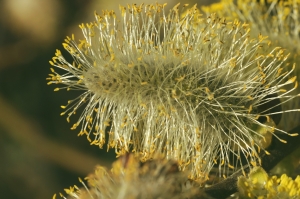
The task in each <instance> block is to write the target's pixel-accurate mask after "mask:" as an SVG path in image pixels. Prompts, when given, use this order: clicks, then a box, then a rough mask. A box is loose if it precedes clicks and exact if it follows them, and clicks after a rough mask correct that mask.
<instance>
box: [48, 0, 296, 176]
mask: <svg viewBox="0 0 300 199" xmlns="http://www.w3.org/2000/svg"><path fill="white" fill-rule="evenodd" d="M120 11H121V15H122V18H121V19H117V18H116V16H115V13H114V12H113V11H103V13H102V15H98V14H96V21H95V22H92V23H89V24H85V25H84V24H82V25H80V28H81V29H82V31H83V34H84V37H85V39H84V40H80V41H79V43H77V42H76V41H75V38H74V36H72V37H71V38H70V37H67V39H66V40H65V41H66V42H65V43H64V44H63V46H64V48H65V49H66V50H67V51H68V52H69V53H70V54H71V55H72V56H73V58H74V62H73V63H69V62H68V61H67V60H66V59H65V58H64V57H63V55H62V53H61V51H59V50H57V51H56V54H55V57H53V59H52V61H50V64H51V65H52V66H54V67H56V68H59V69H60V71H59V72H56V71H55V70H54V69H53V68H51V71H52V73H51V74H50V77H49V78H47V79H48V81H49V84H53V83H54V84H61V85H64V86H63V87H58V88H56V89H55V91H58V90H62V89H67V90H82V91H83V93H82V94H81V95H80V96H78V97H77V98H76V99H75V100H70V101H69V102H68V104H67V105H66V106H62V108H63V109H65V111H64V112H63V113H62V114H61V115H64V114H67V121H70V117H71V116H72V115H74V114H75V113H76V112H80V115H79V119H78V120H77V122H76V123H75V124H74V125H73V127H72V128H71V129H76V128H79V129H80V130H79V131H80V133H79V135H86V136H87V138H88V140H89V141H90V142H91V144H94V145H98V146H99V147H100V148H102V147H103V146H104V145H105V144H106V136H108V143H107V147H108V148H115V150H116V153H117V154H118V155H121V154H124V153H126V152H128V151H131V152H136V153H138V154H141V159H143V160H147V159H149V158H151V157H152V156H153V154H155V153H157V152H160V153H163V154H164V155H165V156H166V157H167V158H174V159H176V160H178V162H179V166H180V168H181V169H182V170H185V169H188V170H189V171H190V175H189V177H190V178H193V179H197V180H200V181H204V180H206V179H207V178H208V173H209V171H210V170H211V168H212V167H213V166H214V164H218V165H219V171H220V174H226V172H228V168H230V169H235V168H237V167H239V166H240V165H241V164H242V163H241V161H240V160H241V157H242V156H243V157H247V162H248V164H251V165H257V164H259V163H260V158H259V156H258V152H259V150H260V149H264V148H265V142H266V136H267V134H272V133H273V132H274V130H276V127H275V125H274V122H272V119H271V118H270V115H274V114H280V113H281V112H270V111H269V109H267V110H260V108H259V107H261V106H263V105H264V104H267V103H269V102H271V101H272V100H274V99H284V101H288V100H291V99H292V98H294V97H295V96H293V95H290V92H291V91H292V90H294V89H295V88H296V87H297V82H296V77H292V78H288V76H289V74H290V73H291V71H292V70H290V69H288V67H289V66H288V64H287V63H285V60H286V59H287V57H288V55H287V54H286V53H285V52H284V50H283V49H281V48H280V47H277V48H274V49H272V48H270V47H269V45H270V43H268V42H267V41H266V40H265V37H264V36H262V35H257V37H255V38H252V37H250V35H249V32H250V29H249V27H248V25H247V24H242V23H240V22H239V21H232V22H227V21H226V20H225V19H223V18H218V17H217V16H215V15H210V16H209V17H202V16H201V15H200V14H198V10H197V8H196V6H194V7H192V8H190V9H188V8H187V5H183V6H180V5H179V4H178V5H176V6H175V7H174V8H173V9H171V10H170V11H169V12H166V11H165V5H161V4H155V5H140V6H137V5H131V6H128V7H127V8H125V7H122V6H121V7H120ZM183 13H184V14H183ZM283 68H284V69H285V70H287V71H289V72H282V70H283ZM61 71H65V73H61ZM288 84H292V85H294V87H293V88H292V89H291V90H288V91H287V90H284V89H282V88H283V87H284V86H285V85H288ZM274 106H280V104H277V105H274ZM270 108H273V107H270ZM79 109H81V110H80V111H79ZM259 118H265V119H266V120H267V123H262V122H260V121H259V120H258V119H259ZM258 129H264V130H263V131H260V130H258ZM277 130H279V131H280V129H277ZM105 131H108V133H105ZM261 132H264V133H261ZM283 132H284V131H283ZM284 133H286V132H284ZM266 153H268V152H267V151H266Z"/></svg>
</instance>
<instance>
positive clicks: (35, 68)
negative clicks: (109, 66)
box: [0, 0, 213, 199]
mask: <svg viewBox="0 0 300 199" xmlns="http://www.w3.org/2000/svg"><path fill="white" fill-rule="evenodd" d="M165 2H167V3H168V6H169V8H170V7H172V6H174V5H175V4H177V3H178V2H177V1H171V0H165V1H161V0H159V1H158V3H165ZM211 2H213V1H208V0H206V1H205V0H202V1H201V0H199V1H192V0H191V1H187V0H183V1H181V3H182V4H185V3H189V4H191V5H193V4H195V3H197V4H198V5H199V6H200V5H207V4H208V3H211ZM127 3H137V4H140V3H146V4H149V3H155V1H141V0H135V1H134V0H133V1H117V0H109V1H107V0H105V1H104V0H63V1H61V0H0V179H1V181H0V198H1V199H2V198H3V199H27V198H28V199H29V198H30V199H41V198H42V199H44V198H45V199H46V198H52V196H53V195H54V193H59V192H62V193H63V192H64V191H63V189H64V188H68V187H69V186H71V185H74V184H76V185H80V183H79V182H78V177H81V178H84V177H85V176H87V175H88V173H90V172H93V169H94V167H95V166H96V165H97V164H100V165H103V166H107V167H109V165H110V164H111V162H112V161H113V160H114V159H115V154H114V151H113V150H110V151H109V152H108V153H107V152H106V148H104V149H99V148H98V147H97V146H90V144H89V142H88V141H87V140H86V137H85V136H82V137H77V133H78V132H76V131H71V130H70V127H71V124H69V123H67V121H66V118H65V117H61V116H60V113H61V111H62V110H61V108H60V106H61V105H64V104H66V102H67V100H70V99H72V98H73V97H74V96H76V95H77V94H76V93H75V94H74V93H68V92H53V89H54V86H52V85H51V86H47V84H46V77H47V76H48V73H49V72H50V69H49V68H50V64H49V60H50V59H51V58H52V57H53V56H54V53H55V50H56V49H60V50H62V52H63V54H64V55H66V54H67V53H66V52H65V51H64V50H63V47H62V42H63V40H64V39H65V37H66V36H70V35H71V34H72V33H74V34H75V38H76V39H78V38H79V37H80V36H81V32H80V29H79V27H78V24H80V23H83V22H84V23H86V22H90V21H93V20H94V19H93V18H94V14H93V13H94V11H97V12H98V13H101V11H102V10H106V9H108V10H111V9H113V10H115V11H117V10H118V8H119V4H122V5H126V4H127ZM75 119H76V118H75V117H74V118H73V121H75ZM57 198H59V197H57Z"/></svg>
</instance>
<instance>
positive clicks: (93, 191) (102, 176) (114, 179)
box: [53, 154, 211, 199]
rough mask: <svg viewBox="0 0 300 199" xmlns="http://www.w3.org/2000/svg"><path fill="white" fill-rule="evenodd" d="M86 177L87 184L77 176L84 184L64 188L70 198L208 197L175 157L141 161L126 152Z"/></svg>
mask: <svg viewBox="0 0 300 199" xmlns="http://www.w3.org/2000/svg"><path fill="white" fill-rule="evenodd" d="M86 179H87V181H88V186H86V184H85V183H84V182H83V181H82V180H80V181H81V183H82V184H83V185H84V188H78V187H77V186H71V187H70V188H69V189H65V192H66V193H67V194H68V198H69V199H154V198H157V199H158V198H159V199H168V198H174V199H182V198H186V199H187V198H189V199H193V198H195V199H196V198H199V197H201V198H204V199H210V198H211V197H209V196H207V195H206V194H205V193H204V192H203V191H201V190H200V189H199V186H198V187H197V186H195V185H193V183H191V182H189V180H188V178H187V176H186V174H185V173H184V172H180V171H179V169H178V164H177V162H176V161H174V160H167V159H165V158H162V157H156V158H154V159H153V160H150V161H146V162H144V163H141V162H139V160H138V158H137V157H134V155H132V154H126V155H124V156H121V157H120V158H119V159H118V160H116V161H115V162H114V163H113V165H112V168H111V170H108V169H106V168H104V167H101V166H97V167H96V169H95V172H94V173H92V174H90V175H89V176H88V177H87V178H86ZM60 196H61V197H62V198H65V199H66V197H65V196H63V194H61V193H60ZM53 198H54V199H55V198H56V195H54V197H53Z"/></svg>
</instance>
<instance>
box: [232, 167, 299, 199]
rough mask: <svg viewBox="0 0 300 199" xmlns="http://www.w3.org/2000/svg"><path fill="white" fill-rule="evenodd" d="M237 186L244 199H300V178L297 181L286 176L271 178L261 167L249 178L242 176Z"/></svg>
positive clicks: (252, 172) (250, 174)
mask: <svg viewBox="0 0 300 199" xmlns="http://www.w3.org/2000/svg"><path fill="white" fill-rule="evenodd" d="M237 186H238V190H239V194H240V196H241V197H242V198H249V199H250V198H258V199H273V198H289V199H299V198H300V176H298V177H297V178H296V179H295V180H293V179H292V178H290V177H288V176H287V175H286V174H283V175H282V176H281V177H280V178H278V177H277V176H270V177H269V176H268V174H267V173H266V172H265V171H264V170H263V169H262V168H260V167H255V168H253V169H252V170H251V172H250V173H249V175H248V176H247V177H246V176H240V177H239V179H238V183H237Z"/></svg>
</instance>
